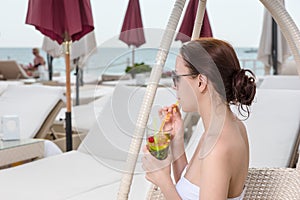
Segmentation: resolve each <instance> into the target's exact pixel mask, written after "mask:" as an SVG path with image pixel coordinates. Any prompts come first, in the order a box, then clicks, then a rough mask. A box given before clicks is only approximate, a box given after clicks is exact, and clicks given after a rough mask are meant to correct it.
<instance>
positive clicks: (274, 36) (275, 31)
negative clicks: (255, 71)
mask: <svg viewBox="0 0 300 200" xmlns="http://www.w3.org/2000/svg"><path fill="white" fill-rule="evenodd" d="M280 3H282V5H284V0H280ZM290 55H291V52H290V50H289V47H288V43H287V41H286V39H285V38H284V36H283V34H282V33H281V30H280V28H278V27H277V24H276V22H275V21H274V19H273V18H272V16H271V13H270V12H269V11H268V10H266V9H265V11H264V19H263V27H262V33H261V38H260V43H259V48H258V52H257V59H258V60H259V61H261V62H262V63H264V68H265V75H268V74H270V70H271V66H273V74H274V75H276V74H280V71H281V65H282V63H283V62H284V61H285V60H286V59H287V58H288V57H289V56H290Z"/></svg>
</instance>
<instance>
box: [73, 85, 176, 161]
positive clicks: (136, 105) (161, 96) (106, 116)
mask: <svg viewBox="0 0 300 200" xmlns="http://www.w3.org/2000/svg"><path fill="white" fill-rule="evenodd" d="M144 93H145V88H144V87H130V86H117V87H116V89H115V91H114V93H113V95H112V97H111V98H110V99H109V100H108V102H107V103H106V105H105V106H104V108H103V110H102V111H101V112H100V114H99V116H98V118H97V123H95V124H94V126H93V127H92V128H91V130H90V131H89V133H88V135H87V136H86V137H85V139H84V140H83V141H82V143H81V145H80V146H79V148H78V150H79V151H81V152H85V153H88V154H92V155H94V156H98V157H101V158H107V159H113V160H121V161H124V160H126V158H127V151H128V149H129V146H130V143H131V139H132V135H133V133H134V129H135V125H136V121H137V117H138V112H139V109H140V106H141V104H142V100H143V97H144ZM174 102H176V96H175V94H174V91H173V90H172V89H168V88H158V90H157V93H156V97H155V100H154V103H153V115H154V114H157V113H156V111H157V110H158V108H160V107H162V106H166V105H170V104H172V103H174ZM154 110H155V111H154ZM151 115H152V114H150V117H149V119H150V120H151Z"/></svg>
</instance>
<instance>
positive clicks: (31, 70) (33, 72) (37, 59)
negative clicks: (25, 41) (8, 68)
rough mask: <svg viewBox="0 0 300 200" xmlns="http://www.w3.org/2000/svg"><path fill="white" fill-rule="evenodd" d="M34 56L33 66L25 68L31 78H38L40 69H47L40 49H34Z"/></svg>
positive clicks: (30, 64)
mask: <svg viewBox="0 0 300 200" xmlns="http://www.w3.org/2000/svg"><path fill="white" fill-rule="evenodd" d="M32 54H33V55H34V59H33V64H32V63H29V65H28V66H27V67H23V68H24V69H25V71H26V73H27V75H29V76H34V77H38V67H39V66H44V67H45V64H46V62H45V59H44V58H43V57H42V56H41V55H40V51H39V49H38V48H33V49H32Z"/></svg>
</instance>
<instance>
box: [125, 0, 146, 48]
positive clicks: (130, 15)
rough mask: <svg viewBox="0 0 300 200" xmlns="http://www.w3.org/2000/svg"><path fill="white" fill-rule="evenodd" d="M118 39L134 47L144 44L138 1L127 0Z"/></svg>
mask: <svg viewBox="0 0 300 200" xmlns="http://www.w3.org/2000/svg"><path fill="white" fill-rule="evenodd" d="M119 39H120V40H121V41H123V42H125V43H126V44H127V45H128V46H130V45H133V46H135V47H139V46H141V45H142V44H144V43H145V42H146V41H145V34H144V30H143V22H142V16H141V9H140V3H139V0H129V3H128V7H127V10H126V14H125V18H124V21H123V26H122V29H121V34H120V37H119Z"/></svg>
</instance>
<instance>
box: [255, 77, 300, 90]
mask: <svg viewBox="0 0 300 200" xmlns="http://www.w3.org/2000/svg"><path fill="white" fill-rule="evenodd" d="M259 88H262V89H289V90H300V76H283V75H280V76H265V77H264V79H263V81H262V83H261V85H260V86H259Z"/></svg>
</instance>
